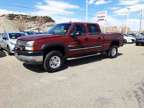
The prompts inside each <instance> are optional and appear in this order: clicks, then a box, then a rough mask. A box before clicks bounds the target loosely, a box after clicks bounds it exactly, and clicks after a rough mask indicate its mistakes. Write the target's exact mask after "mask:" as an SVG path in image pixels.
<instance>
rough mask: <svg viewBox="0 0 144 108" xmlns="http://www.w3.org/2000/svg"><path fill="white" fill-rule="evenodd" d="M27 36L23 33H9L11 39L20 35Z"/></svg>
mask: <svg viewBox="0 0 144 108" xmlns="http://www.w3.org/2000/svg"><path fill="white" fill-rule="evenodd" d="M21 36H25V34H23V33H9V38H10V39H17V38H18V37H21Z"/></svg>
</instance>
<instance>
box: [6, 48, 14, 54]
mask: <svg viewBox="0 0 144 108" xmlns="http://www.w3.org/2000/svg"><path fill="white" fill-rule="evenodd" d="M7 52H8V55H12V54H13V53H11V51H10V48H9V46H7Z"/></svg>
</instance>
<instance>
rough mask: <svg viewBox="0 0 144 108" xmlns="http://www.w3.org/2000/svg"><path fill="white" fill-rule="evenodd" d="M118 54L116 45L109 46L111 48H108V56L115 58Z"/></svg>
mask: <svg viewBox="0 0 144 108" xmlns="http://www.w3.org/2000/svg"><path fill="white" fill-rule="evenodd" d="M117 55H118V47H117V46H111V48H110V49H109V50H108V57H110V58H115V57H117Z"/></svg>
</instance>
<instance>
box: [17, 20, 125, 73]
mask: <svg viewBox="0 0 144 108" xmlns="http://www.w3.org/2000/svg"><path fill="white" fill-rule="evenodd" d="M123 40H124V39H123V36H122V35H121V34H119V33H107V34H104V33H101V29H100V26H99V25H98V24H96V23H81V22H69V23H61V24H56V25H54V26H53V27H52V28H51V29H50V30H49V31H48V34H41V35H33V36H27V37H20V38H18V40H17V44H16V47H15V56H16V58H17V59H18V60H20V61H23V62H25V63H28V64H35V63H36V64H37V63H39V64H43V67H44V69H45V70H46V71H48V72H55V71H59V70H61V69H62V68H63V66H64V65H65V63H66V62H65V61H66V60H67V58H77V57H83V56H87V55H92V54H96V53H103V52H105V54H107V56H108V57H110V58H115V57H117V55H118V48H119V47H120V46H123Z"/></svg>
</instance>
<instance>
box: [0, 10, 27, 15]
mask: <svg viewBox="0 0 144 108" xmlns="http://www.w3.org/2000/svg"><path fill="white" fill-rule="evenodd" d="M3 14H24V15H25V14H27V13H24V12H18V11H10V10H7V9H0V15H3Z"/></svg>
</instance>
